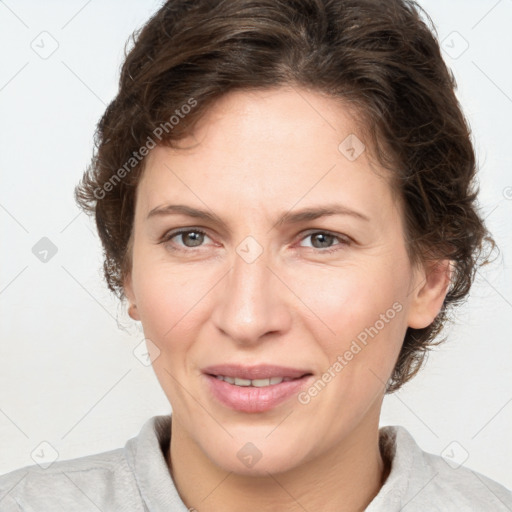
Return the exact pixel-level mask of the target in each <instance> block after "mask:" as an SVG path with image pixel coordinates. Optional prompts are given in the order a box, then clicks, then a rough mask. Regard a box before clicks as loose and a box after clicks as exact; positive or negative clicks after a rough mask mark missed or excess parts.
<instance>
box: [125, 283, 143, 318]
mask: <svg viewBox="0 0 512 512" xmlns="http://www.w3.org/2000/svg"><path fill="white" fill-rule="evenodd" d="M123 289H124V295H125V297H126V298H127V299H128V302H129V303H130V306H129V307H128V315H130V318H132V319H133V320H139V321H140V316H139V312H138V311H137V303H136V301H135V294H134V293H133V286H132V275H131V273H130V274H127V275H126V276H125V278H124V280H123Z"/></svg>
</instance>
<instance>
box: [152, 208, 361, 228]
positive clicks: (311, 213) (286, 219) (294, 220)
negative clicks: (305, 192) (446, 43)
mask: <svg viewBox="0 0 512 512" xmlns="http://www.w3.org/2000/svg"><path fill="white" fill-rule="evenodd" d="M173 214H178V215H179V214H181V215H186V216H188V217H194V218H196V219H202V220H205V221H210V222H214V223H217V224H219V225H221V226H223V227H224V228H227V225H226V223H225V222H224V221H223V220H222V219H221V218H220V217H219V216H218V215H216V214H215V213H213V212H211V211H207V210H200V209H197V208H192V207H191V206H187V205H184V204H166V205H163V206H157V207H156V208H153V209H152V210H151V211H150V212H149V214H148V216H147V218H148V219H150V218H151V217H156V216H166V215H173ZM333 215H346V216H350V217H354V218H357V219H360V220H364V221H366V222H370V218H369V217H367V216H366V215H364V214H363V213H361V212H358V211H355V210H351V209H350V208H347V207H345V206H342V205H340V204H328V205H324V206H320V207H310V208H304V209H302V210H298V211H288V212H285V213H283V214H282V215H281V216H280V217H279V219H278V220H277V222H276V223H275V225H276V226H281V225H283V224H298V223H300V222H305V221H310V220H315V219H319V218H320V217H328V216H333Z"/></svg>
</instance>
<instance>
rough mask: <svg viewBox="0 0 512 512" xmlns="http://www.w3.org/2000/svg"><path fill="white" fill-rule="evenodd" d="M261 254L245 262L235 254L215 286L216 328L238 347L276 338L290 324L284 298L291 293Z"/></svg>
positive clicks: (288, 311)
mask: <svg viewBox="0 0 512 512" xmlns="http://www.w3.org/2000/svg"><path fill="white" fill-rule="evenodd" d="M268 265H269V262H268V261H267V258H266V253H265V252H264V253H263V254H261V255H260V256H259V258H257V259H256V260H255V261H253V262H251V263H248V262H247V261H245V260H244V259H243V258H242V257H240V256H239V255H238V254H235V256H234V262H233V266H232V268H231V270H230V271H229V272H228V274H227V275H226V276H225V277H224V279H223V280H222V283H219V285H221V286H220V289H219V293H218V295H217V297H216V304H215V307H214V310H213V312H212V317H211V319H212V321H213V323H214V324H215V325H216V327H217V328H218V329H219V330H220V331H221V332H222V333H223V334H224V335H225V336H228V337H229V338H230V339H231V340H233V341H234V342H235V343H237V344H239V345H254V344H257V343H261V341H262V339H263V338H264V337H265V336H266V338H269V337H271V334H273V335H274V336H278V335H279V334H283V333H284V332H286V331H287V330H288V329H289V327H290V325H291V319H292V317H291V311H290V308H289V306H288V304H287V300H286V298H287V296H288V297H289V295H291V292H290V291H289V290H287V288H286V286H285V285H284V284H283V283H282V281H281V280H280V279H278V277H276V275H275V270H273V269H272V270H271V269H270V268H269V266H268Z"/></svg>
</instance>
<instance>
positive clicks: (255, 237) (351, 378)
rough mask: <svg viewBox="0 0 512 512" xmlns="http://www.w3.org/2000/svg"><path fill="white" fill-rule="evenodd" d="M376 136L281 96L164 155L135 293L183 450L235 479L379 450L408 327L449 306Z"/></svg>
mask: <svg viewBox="0 0 512 512" xmlns="http://www.w3.org/2000/svg"><path fill="white" fill-rule="evenodd" d="M352 134H354V135H355V137H351V135H352ZM361 138H362V135H361V134H360V133H358V131H357V128H356V125H355V123H354V122H353V120H352V119H351V118H350V117H349V115H348V113H347V111H346V110H345V109H344V108H343V107H341V106H340V104H339V103H336V102H335V101H334V100H333V99H330V98H326V97H324V96H321V95H319V94H317V93H313V92H307V91H305V90H302V89H298V90H293V89H288V88H278V89H273V90H265V91H258V92H234V93H230V94H228V95H226V96H224V97H223V98H222V99H221V100H220V101H219V102H218V103H216V104H215V106H214V107H213V108H212V109H210V111H209V112H208V114H207V115H206V116H205V117H204V118H203V119H202V120H201V122H200V124H199V125H198V126H197V130H196V132H195V134H194V137H189V138H187V139H184V140H183V141H181V142H180V146H185V145H187V146H188V145H190V146H192V145H193V144H196V146H195V147H194V148H192V149H186V150H183V149H170V148H164V147H156V148H155V149H153V150H152V152H151V153H150V155H149V156H148V157H147V162H146V169H145V171H144V175H143V177H142V179H141V181H140V183H139V186H138V191H137V204H136V212H135V224H134V239H133V260H132V261H133V266H132V270H131V274H130V275H129V276H128V278H127V280H126V281H125V287H126V294H127V297H128V298H129V299H130V301H131V302H133V303H135V304H136V312H135V313H133V317H134V318H136V319H139V320H140V321H141V322H142V325H143V328H144V333H145V337H146V338H147V339H149V340H151V345H150V353H153V356H154V355H158V357H156V358H155V359H154V361H153V367H154V370H155V372H156V375H157V377H158V379H159V382H160V384H161V386H162V388H163V390H164V392H165V393H166V395H167V397H168V399H169V401H170V403H171V405H172V410H173V435H174V429H179V430H180V431H181V436H182V437H183V436H184V438H186V439H188V440H189V441H190V442H191V443H192V444H193V445H194V446H196V447H197V448H198V449H200V450H201V451H202V453H203V454H205V455H206V456H207V457H208V458H209V459H210V460H211V461H213V462H214V463H215V464H216V465H218V466H220V467H222V468H223V469H225V470H228V471H233V472H237V473H251V474H259V473H261V474H263V472H264V471H270V472H280V471H285V470H287V469H291V468H294V467H298V466H299V465H300V464H301V463H304V462H307V461H310V460H313V459H314V458H315V457H319V456H322V455H326V454H329V453H334V451H335V447H338V446H342V445H344V446H345V447H346V446H354V445H355V444H357V443H358V442H360V441H361V439H362V437H361V436H363V435H366V436H368V433H369V432H372V434H371V435H373V433H375V432H376V429H377V427H378V417H379V412H380V406H381V401H382V397H383V394H384V387H385V384H384V383H385V382H386V381H387V380H388V378H389V376H390V374H391V372H392V370H393V367H394V364H395V362H396V359H397V357H398V354H399V351H400V348H401V344H402V341H403V338H404V335H405V331H406V329H407V326H411V327H416V328H419V327H425V326H427V325H428V324H429V323H430V322H431V321H432V320H433V319H434V317H435V315H436V314H437V313H438V311H439V308H440V306H441V304H442V299H443V297H444V295H442V294H438V295H436V296H435V297H434V296H433V295H432V294H431V295H428V293H429V292H428V291H425V290H424V288H425V287H426V286H425V285H424V283H425V281H424V277H425V274H424V272H423V271H420V270H419V269H418V270H416V269H413V268H412V267H411V264H410V262H409V260H408V257H407V253H406V246H405V242H404V233H403V222H402V214H401V211H400V208H399V206H398V205H397V204H395V202H394V199H393V196H392V193H391V189H390V186H389V184H388V181H387V180H386V179H385V178H384V176H385V173H384V171H383V170H382V169H380V172H379V174H380V176H379V174H377V173H376V172H375V168H374V169H372V167H371V165H370V161H369V159H368V157H369V155H368V150H365V149H364V147H363V146H362V142H364V141H362V142H361V140H360V139H361ZM177 205H180V206H179V207H177ZM185 207H186V209H188V210H189V212H188V213H187V211H186V210H185ZM322 210H327V211H329V212H331V213H332V214H325V215H322ZM194 212H197V213H194ZM199 212H202V213H201V214H199ZM307 212H309V213H307ZM314 212H319V214H318V215H317V214H316V213H314ZM180 229H181V230H186V231H187V232H186V233H182V234H178V233H177V231H178V230H180ZM203 233H204V234H203ZM422 283H423V284H422ZM427 297H430V299H428V300H427ZM154 346H156V347H158V349H153V347H154ZM219 365H234V366H233V367H231V368H227V367H224V368H220V367H219ZM271 365H272V366H277V367H282V368H272V367H270V366H271ZM216 366H217V368H214V367H216ZM261 366H263V367H261ZM256 367H258V368H256ZM294 371H295V373H294ZM251 372H252V373H251ZM219 374H220V375H224V376H227V377H228V381H230V379H229V377H231V380H232V379H234V378H239V379H240V378H246V379H247V378H248V377H250V378H251V379H250V380H237V381H235V383H231V382H228V381H225V380H221V379H220V378H218V377H215V376H213V375H219ZM304 374H306V376H304V377H301V376H302V375H304ZM287 375H288V378H287V380H286V381H283V382H281V383H279V377H285V376H287ZM270 377H273V380H272V381H266V380H264V379H265V378H270ZM297 377H300V378H298V379H297V380H293V381H290V380H288V379H290V378H294V379H295V378H297ZM253 380H256V382H253ZM248 383H249V384H251V385H250V386H247V384H248ZM344 441H346V443H344ZM260 457H261V462H259V460H258V459H259V458H260Z"/></svg>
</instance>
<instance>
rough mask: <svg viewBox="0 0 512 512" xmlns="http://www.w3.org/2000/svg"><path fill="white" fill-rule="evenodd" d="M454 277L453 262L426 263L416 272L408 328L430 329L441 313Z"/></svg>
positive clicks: (437, 261)
mask: <svg viewBox="0 0 512 512" xmlns="http://www.w3.org/2000/svg"><path fill="white" fill-rule="evenodd" d="M451 277H452V265H451V260H436V261H432V262H429V263H425V264H424V265H422V266H421V268H420V269H418V270H417V272H416V279H415V280H414V282H413V284H414V288H413V290H412V292H411V293H412V294H413V296H412V298H411V304H410V308H409V314H408V326H409V327H412V328H413V329H423V328H424V327H428V326H429V325H430V324H431V323H432V322H433V321H434V319H435V318H436V316H437V315H438V314H439V311H441V307H442V305H443V301H444V299H445V297H446V294H447V292H448V288H449V286H450V282H451Z"/></svg>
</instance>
